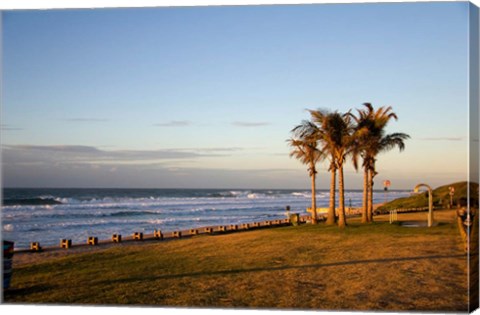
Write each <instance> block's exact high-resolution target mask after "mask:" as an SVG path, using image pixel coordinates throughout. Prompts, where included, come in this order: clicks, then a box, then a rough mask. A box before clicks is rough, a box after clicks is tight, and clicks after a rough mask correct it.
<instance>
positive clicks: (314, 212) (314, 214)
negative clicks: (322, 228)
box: [311, 173, 317, 224]
mask: <svg viewBox="0 0 480 315" xmlns="http://www.w3.org/2000/svg"><path fill="white" fill-rule="evenodd" d="M311 177H312V224H317V196H316V188H315V173H313V174H312V176H311Z"/></svg>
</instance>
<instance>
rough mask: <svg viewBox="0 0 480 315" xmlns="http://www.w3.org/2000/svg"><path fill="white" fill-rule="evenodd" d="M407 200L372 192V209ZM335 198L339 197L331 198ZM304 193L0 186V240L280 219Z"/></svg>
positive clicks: (300, 207) (301, 206) (353, 194)
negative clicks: (0, 202)
mask: <svg viewBox="0 0 480 315" xmlns="http://www.w3.org/2000/svg"><path fill="white" fill-rule="evenodd" d="M408 195H410V192H409V191H399V190H396V191H389V192H388V193H387V194H385V193H384V192H383V191H375V192H374V203H381V202H384V201H385V199H387V200H392V199H395V198H399V197H405V196H408ZM337 199H338V196H337ZM328 202H329V191H328V190H318V191H317V207H328ZM310 204H311V193H310V191H308V190H275V189H271V190H269V189H262V190H257V189H51V188H48V189H47V188H44V189H27V188H22V189H19V188H5V189H4V190H3V206H2V237H3V239H4V240H10V241H14V242H15V248H16V249H25V248H29V246H30V242H40V244H41V245H42V246H57V245H58V244H59V242H60V239H64V238H67V239H71V240H72V242H73V243H74V244H75V243H77V244H78V243H82V244H83V243H85V242H86V240H87V238H88V237H89V236H96V237H98V238H99V239H100V240H103V239H110V237H111V235H112V234H122V235H131V234H132V233H133V232H144V233H153V230H154V229H160V230H162V231H165V232H169V231H174V230H184V229H190V228H199V227H204V226H211V225H229V224H241V223H247V222H254V221H262V220H274V219H283V218H285V217H286V216H285V208H286V206H287V205H288V206H290V208H291V212H297V213H300V214H307V212H306V208H307V207H309V206H310ZM361 204H362V191H361V190H349V191H346V192H345V206H346V207H360V206H361Z"/></svg>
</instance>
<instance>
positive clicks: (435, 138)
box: [417, 137, 463, 141]
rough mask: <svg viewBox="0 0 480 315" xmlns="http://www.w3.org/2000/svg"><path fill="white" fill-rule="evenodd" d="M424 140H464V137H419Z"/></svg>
mask: <svg viewBox="0 0 480 315" xmlns="http://www.w3.org/2000/svg"><path fill="white" fill-rule="evenodd" d="M417 139H418V140H422V141H462V140H463V138H462V137H429V138H417Z"/></svg>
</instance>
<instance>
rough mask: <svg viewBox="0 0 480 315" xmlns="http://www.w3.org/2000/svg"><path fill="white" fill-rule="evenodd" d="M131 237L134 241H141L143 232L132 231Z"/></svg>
mask: <svg viewBox="0 0 480 315" xmlns="http://www.w3.org/2000/svg"><path fill="white" fill-rule="evenodd" d="M133 239H134V240H136V241H143V233H141V232H135V233H133Z"/></svg>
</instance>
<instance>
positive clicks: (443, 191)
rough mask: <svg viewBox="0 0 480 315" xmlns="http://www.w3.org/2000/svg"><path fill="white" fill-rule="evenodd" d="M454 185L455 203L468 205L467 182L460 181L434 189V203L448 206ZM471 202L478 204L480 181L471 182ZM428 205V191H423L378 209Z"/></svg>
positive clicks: (383, 211) (383, 210)
mask: <svg viewBox="0 0 480 315" xmlns="http://www.w3.org/2000/svg"><path fill="white" fill-rule="evenodd" d="M450 186H453V187H454V188H455V193H454V196H453V205H454V207H456V206H457V205H460V206H462V207H463V206H466V205H467V188H468V186H467V182H458V183H453V184H449V185H444V186H440V187H438V188H435V189H434V190H433V204H434V206H436V207H448V205H449V204H450V195H449V192H450V190H449V187H450ZM470 187H471V189H470V191H471V194H472V195H471V196H470V202H471V204H476V205H477V206H478V183H477V184H475V183H471V184H470ZM420 207H428V193H427V192H421V193H418V194H415V195H412V196H410V197H405V198H398V199H395V200H392V201H390V202H388V203H386V204H385V205H382V206H380V207H379V208H378V209H377V211H379V212H380V213H385V212H387V211H389V210H393V209H402V208H403V209H408V208H420Z"/></svg>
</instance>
